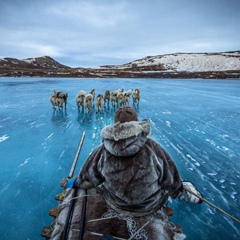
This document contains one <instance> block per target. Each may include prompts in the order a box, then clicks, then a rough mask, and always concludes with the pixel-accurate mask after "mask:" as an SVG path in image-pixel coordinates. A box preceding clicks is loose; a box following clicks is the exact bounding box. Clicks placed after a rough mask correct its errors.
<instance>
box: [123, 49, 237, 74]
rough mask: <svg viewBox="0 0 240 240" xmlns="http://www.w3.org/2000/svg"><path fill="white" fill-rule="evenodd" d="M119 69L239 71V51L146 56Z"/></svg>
mask: <svg viewBox="0 0 240 240" xmlns="http://www.w3.org/2000/svg"><path fill="white" fill-rule="evenodd" d="M118 67H119V68H130V67H135V68H142V69H144V68H146V70H147V69H149V70H161V71H177V72H182V71H184V72H185V71H186V72H209V71H231V70H240V51H236V52H222V53H175V54H166V55H158V56H148V57H145V58H142V59H139V60H136V61H133V62H131V63H128V64H123V65H119V66H118Z"/></svg>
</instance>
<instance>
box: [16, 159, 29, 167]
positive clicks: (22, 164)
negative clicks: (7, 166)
mask: <svg viewBox="0 0 240 240" xmlns="http://www.w3.org/2000/svg"><path fill="white" fill-rule="evenodd" d="M30 159H31V158H27V159H26V160H24V162H23V163H21V164H20V165H19V166H18V167H22V166H24V165H25V164H27V163H28V162H29V160H30Z"/></svg>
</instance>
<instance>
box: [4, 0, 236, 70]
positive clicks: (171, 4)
mask: <svg viewBox="0 0 240 240" xmlns="http://www.w3.org/2000/svg"><path fill="white" fill-rule="evenodd" d="M239 25H240V0H117V1H115V0H0V58H4V57H13V58H18V59H26V58H34V57H41V56H50V57H52V58H54V59H55V60H56V61H58V62H60V63H62V64H64V65H67V66H70V67H97V66H103V65H117V64H124V63H129V62H131V61H134V60H137V59H141V58H144V57H146V56H156V55H163V54H171V53H177V52H184V53H202V52H224V51H236V50H240V30H239V29H240V28H239Z"/></svg>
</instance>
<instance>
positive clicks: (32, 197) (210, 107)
mask: <svg viewBox="0 0 240 240" xmlns="http://www.w3.org/2000/svg"><path fill="white" fill-rule="evenodd" d="M92 88H95V91H96V94H99V93H104V91H105V90H106V89H109V90H111V91H113V90H116V89H119V88H124V90H128V89H131V88H139V89H140V90H141V100H140V105H139V108H136V110H137V112H138V114H139V118H140V119H145V118H148V119H150V121H151V124H152V135H151V137H152V138H154V139H155V140H156V141H158V142H159V143H160V144H161V145H162V146H163V147H164V148H165V149H166V150H167V151H168V152H169V153H170V155H171V157H172V158H173V159H174V160H175V163H176V165H177V167H178V169H179V172H180V174H181V176H182V178H183V179H184V180H190V181H192V182H193V183H195V185H196V186H197V187H198V189H199V190H200V191H201V193H202V194H203V196H204V198H206V199H207V200H208V201H210V202H211V203H213V204H215V205H217V206H218V207H219V208H221V209H223V210H224V211H226V212H228V213H229V214H230V215H233V216H234V217H236V218H237V219H240V212H239V209H240V181H239V180H240V147H239V146H240V80H174V79H172V80H164V79H161V80H160V79H52V78H49V79H47V78H0V93H1V94H0V152H1V168H0V176H1V182H0V198H1V208H0V222H1V224H0V239H1V240H5V239H6V240H7V239H11V240H19V239H20V240H38V239H39V240H41V239H42V240H43V239H44V238H42V237H41V235H40V233H41V230H42V228H43V227H44V226H46V225H50V224H51V222H52V218H51V217H49V216H48V211H49V210H50V209H51V208H54V207H56V206H57V204H58V203H57V201H56V200H55V199H54V198H55V195H56V194H58V193H61V192H62V189H61V187H60V185H59V182H60V180H61V179H62V178H63V177H66V176H68V173H69V171H70V168H71V165H72V161H73V159H74V157H75V154H76V150H77V146H78V143H79V140H80V138H81V135H82V132H83V131H86V136H85V140H84V143H83V147H82V151H81V153H80V157H79V162H78V165H77V168H76V171H75V175H77V174H78V172H79V170H80V169H81V166H82V164H83V163H84V161H85V160H86V158H87V157H88V155H89V153H90V152H91V151H92V150H93V149H94V148H95V147H96V146H98V145H99V144H100V143H101V139H100V132H101V129H102V128H103V127H104V126H106V125H108V124H112V123H113V115H114V112H115V109H113V108H109V109H105V111H104V113H102V114H96V113H95V112H93V113H92V114H86V115H83V114H78V111H77V107H76V104H75V96H76V94H77V93H78V92H79V91H80V90H82V89H83V90H85V91H87V92H89V91H90V89H92ZM52 89H56V90H57V91H66V92H67V93H68V95H69V97H68V106H67V110H66V111H63V112H61V113H59V112H58V111H55V112H54V111H53V110H52V107H51V104H50V101H49V97H50V95H51V91H52ZM130 105H132V102H131V104H130ZM169 206H171V207H172V208H173V210H174V216H173V217H172V218H171V220H172V221H173V222H174V223H177V224H179V225H181V226H182V227H183V229H184V232H185V234H186V235H187V239H205V240H209V239H219V240H226V239H227V240H228V239H234V240H235V239H240V224H239V223H237V222H235V221H234V220H232V219H231V218H229V217H227V216H226V215H224V214H223V213H221V212H219V211H217V210H215V209H214V208H213V207H211V206H209V205H208V204H206V203H203V204H201V205H194V204H189V203H183V202H179V201H178V200H174V201H172V202H171V203H170V204H169Z"/></svg>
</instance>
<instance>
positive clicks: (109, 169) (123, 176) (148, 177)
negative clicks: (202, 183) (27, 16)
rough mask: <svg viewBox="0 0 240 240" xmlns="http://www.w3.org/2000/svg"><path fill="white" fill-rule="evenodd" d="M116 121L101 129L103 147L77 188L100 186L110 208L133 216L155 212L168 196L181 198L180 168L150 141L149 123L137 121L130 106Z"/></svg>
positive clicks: (118, 113) (90, 161)
mask: <svg viewBox="0 0 240 240" xmlns="http://www.w3.org/2000/svg"><path fill="white" fill-rule="evenodd" d="M114 121H115V124H114V125H109V126H106V127H105V128H103V129H102V131H101V138H102V144H101V145H100V146H99V147H97V148H96V149H95V150H94V151H93V152H92V153H91V155H90V156H89V158H88V159H87V161H86V163H85V164H84V166H83V168H82V170H81V173H80V175H79V176H78V178H77V179H76V180H75V182H74V187H79V188H85V189H88V188H91V187H95V188H96V187H98V188H99V189H100V190H101V192H102V194H103V196H104V198H105V200H106V202H107V203H108V204H109V205H110V207H112V208H113V209H114V210H116V211H118V212H122V213H128V214H132V215H133V216H141V215H145V214H148V213H151V212H154V211H156V210H158V209H160V208H161V207H162V206H163V205H164V204H165V203H166V201H167V199H168V197H169V196H171V197H172V198H176V197H178V196H179V195H181V192H182V191H183V184H182V180H181V178H180V175H179V172H178V170H177V167H176V165H175V163H174V162H173V160H172V159H171V157H170V156H169V154H168V153H167V152H166V151H165V150H164V149H163V148H162V147H161V146H160V145H159V144H158V143H157V142H156V141H154V140H153V139H151V138H149V134H150V122H149V121H147V120H144V121H138V117H137V113H136V111H135V110H134V109H133V108H131V107H129V106H124V107H121V108H119V109H117V111H116V113H115V116H114Z"/></svg>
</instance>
